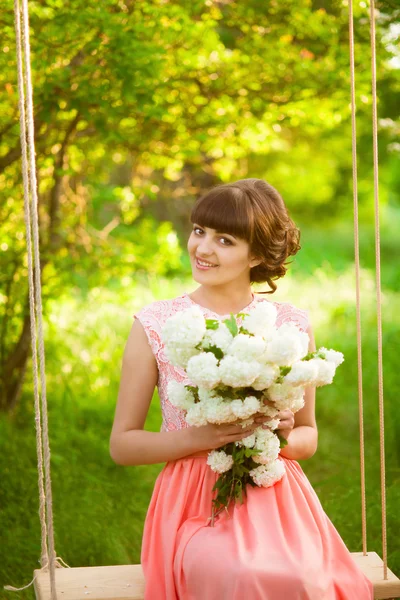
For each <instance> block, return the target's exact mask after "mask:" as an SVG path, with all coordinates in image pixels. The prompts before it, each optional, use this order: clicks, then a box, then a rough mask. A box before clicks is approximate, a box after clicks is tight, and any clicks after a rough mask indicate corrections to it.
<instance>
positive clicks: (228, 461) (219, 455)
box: [207, 450, 233, 473]
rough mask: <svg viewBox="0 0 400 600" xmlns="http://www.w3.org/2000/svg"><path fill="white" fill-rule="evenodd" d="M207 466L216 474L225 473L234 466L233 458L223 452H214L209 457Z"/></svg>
mask: <svg viewBox="0 0 400 600" xmlns="http://www.w3.org/2000/svg"><path fill="white" fill-rule="evenodd" d="M207 464H208V465H209V466H210V467H211V469H212V470H213V471H214V473H225V472H226V471H229V469H230V468H231V467H232V465H233V458H232V456H230V454H226V452H224V451H223V450H213V451H212V452H210V454H209V455H208V457H207Z"/></svg>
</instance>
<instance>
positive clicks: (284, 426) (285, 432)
mask: <svg viewBox="0 0 400 600" xmlns="http://www.w3.org/2000/svg"><path fill="white" fill-rule="evenodd" d="M275 419H280V422H279V425H278V427H277V429H274V431H275V432H276V433H279V435H280V436H282V437H283V438H285V440H287V439H288V437H289V435H290V433H291V431H292V429H293V427H294V413H293V412H292V411H291V410H290V409H289V408H287V409H285V410H281V411H280V412H279V413H278V414H277V415H276V417H275ZM266 425H267V426H268V422H266ZM278 430H279V431H278Z"/></svg>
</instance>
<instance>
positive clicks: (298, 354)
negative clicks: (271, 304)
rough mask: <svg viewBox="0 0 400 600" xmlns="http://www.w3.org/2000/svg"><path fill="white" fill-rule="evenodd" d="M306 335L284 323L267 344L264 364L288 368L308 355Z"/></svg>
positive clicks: (307, 338)
mask: <svg viewBox="0 0 400 600" xmlns="http://www.w3.org/2000/svg"><path fill="white" fill-rule="evenodd" d="M308 343H309V337H308V334H307V333H305V332H304V331H300V329H298V327H296V325H294V324H293V323H285V324H284V325H282V326H281V327H280V328H279V329H278V330H277V331H276V333H275V334H274V336H273V338H272V339H271V341H270V342H268V344H267V349H266V351H265V353H264V360H265V362H269V363H274V364H277V365H279V366H290V365H292V364H293V363H294V362H296V361H298V360H300V359H301V358H303V357H304V356H306V354H307V353H308Z"/></svg>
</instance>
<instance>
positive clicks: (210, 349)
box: [205, 345, 224, 360]
mask: <svg viewBox="0 0 400 600" xmlns="http://www.w3.org/2000/svg"><path fill="white" fill-rule="evenodd" d="M205 350H206V351H207V352H212V354H214V356H215V358H217V359H218V360H221V358H223V357H224V353H223V352H222V350H221V348H218V346H214V345H213V346H208V347H207V348H205Z"/></svg>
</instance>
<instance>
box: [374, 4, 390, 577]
mask: <svg viewBox="0 0 400 600" xmlns="http://www.w3.org/2000/svg"><path fill="white" fill-rule="evenodd" d="M370 23H371V30H370V31H371V72H372V129H373V152H374V206H375V258H376V267H375V270H376V308H377V334H378V336H377V337H378V385H379V449H380V466H381V505H382V560H383V573H384V575H383V577H384V579H387V531H386V477H385V417H384V402H383V365H382V293H381V250H380V247H381V246H380V225H379V181H378V118H377V94H376V48H375V1H374V0H371V4H370Z"/></svg>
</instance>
